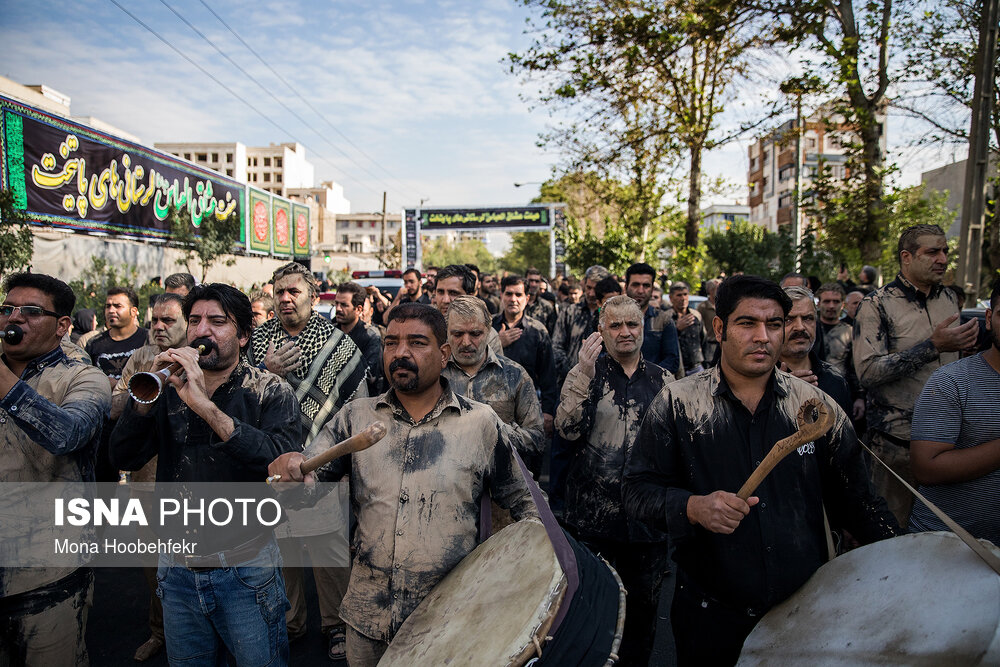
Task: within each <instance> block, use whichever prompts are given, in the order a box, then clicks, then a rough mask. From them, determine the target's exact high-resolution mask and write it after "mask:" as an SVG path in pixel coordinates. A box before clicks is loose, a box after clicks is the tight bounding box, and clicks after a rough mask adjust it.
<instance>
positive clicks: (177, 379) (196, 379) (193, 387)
mask: <svg viewBox="0 0 1000 667" xmlns="http://www.w3.org/2000/svg"><path fill="white" fill-rule="evenodd" d="M163 355H166V356H167V357H168V358H169V359H170V361H171V363H174V362H177V363H180V365H181V368H183V369H184V377H181V374H180V373H179V372H178V373H173V374H171V375H170V377H168V378H167V382H169V383H170V384H172V385H174V387H176V389H177V396H178V397H180V399H181V400H182V401H184V403H185V404H187V406H188V407H190V408H191V409H192V410H194V411H195V412H197V413H198V414H201V412H200V411H199V408H200V407H203V406H204V405H205V404H206V403H212V401H211V399H210V398H209V397H208V389H207V388H206V386H205V374H204V372H202V370H201V366H199V365H198V357H199V355H198V351H197V350H195V349H194V348H191V347H181V348H172V349H169V350H167V351H166V352H162V353H161V354H159V355H157V359H159V358H160V357H161V356H163Z"/></svg>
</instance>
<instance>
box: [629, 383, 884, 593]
mask: <svg viewBox="0 0 1000 667" xmlns="http://www.w3.org/2000/svg"><path fill="white" fill-rule="evenodd" d="M808 398H821V399H823V400H826V402H827V405H828V407H829V409H830V410H831V411H832V413H833V415H834V425H833V428H832V429H831V430H830V432H829V433H827V435H825V436H824V437H822V438H820V439H819V440H817V441H815V442H811V443H807V444H805V445H803V446H801V447H799V448H798V450H797V451H795V452H792V453H791V454H789V455H788V456H786V457H785V458H784V459H783V460H782V461H781V462H780V463H779V464H778V465H777V466H776V467H775V469H774V470H773V471H772V472H771V474H769V475H768V476H767V477H766V478H765V479H764V481H763V483H762V484H761V485H760V486H759V487H758V488H757V490H756V491H755V492H754V495H755V496H758V497H759V498H760V503H759V504H758V505H757V506H755V507H753V508H752V509H751V510H750V514H749V515H748V516H747V517H746V518H745V519H743V521H742V522H741V523H740V525H739V526H738V527H737V528H736V531H735V532H733V534H731V535H722V534H718V533H712V532H709V531H708V530H706V529H704V528H702V527H700V526H696V525H693V524H692V523H691V522H690V521H689V520H688V516H687V504H688V499H689V498H690V497H691V496H692V495H708V494H710V493H712V492H714V491H718V490H723V491H729V492H732V493H736V491H738V490H739V488H740V487H741V486H742V485H743V483H744V482H745V481H746V480H747V478H748V477H749V476H750V473H751V472H753V470H754V468H756V467H757V466H758V465H759V464H760V462H761V461H762V460H763V459H764V457H765V456H766V455H767V453H768V452H769V451H770V449H771V447H773V446H774V443H775V442H777V441H778V440H780V439H782V438H785V437H787V436H789V435H791V434H792V433H794V432H795V431H796V430H797V428H798V427H797V424H796V414H797V413H798V410H799V407H800V406H801V405H802V403H803V402H804V401H805V400H806V399H808ZM824 504H825V506H826V511H827V512H828V514H829V516H830V522H831V524H833V525H836V526H842V527H844V528H847V529H848V530H849V531H850V532H851V534H852V535H854V536H855V537H856V538H858V540H860V541H861V542H862V543H868V542H873V541H876V540H880V539H884V538H888V537H892V536H893V535H896V534H898V533H899V532H900V530H899V526H898V524H897V523H896V520H895V519H894V518H893V516H892V514H891V513H890V512H889V511H888V509H887V507H886V504H885V501H884V500H882V499H881V498H880V497H878V496H877V495H875V492H874V490H873V489H872V486H871V484H870V482H869V479H868V470H867V467H866V465H865V460H864V458H863V457H862V453H861V448H860V446H859V445H858V441H857V437H856V436H855V434H854V429H853V427H852V426H851V423H850V420H849V419H848V418H847V415H846V414H845V413H844V411H843V410H842V409H841V408H840V407H839V406H836V405H834V404H833V403H832V402H831V401H829V400H828V399H827V398H826V397H825V396H824V395H823V394H822V392H821V391H820V390H819V389H818V388H816V387H814V386H812V385H811V384H809V383H807V382H805V381H803V380H799V379H798V378H795V377H792V376H791V375H789V374H787V373H783V372H781V371H774V372H773V374H772V376H771V379H770V380H769V382H768V387H767V391H766V392H765V394H764V397H763V398H762V399H761V401H760V404H759V405H758V406H757V409H756V411H755V412H754V413H753V414H751V413H750V412H749V410H747V409H746V407H745V406H744V405H743V403H741V402H740V400H739V399H738V398H736V396H735V395H734V394H733V392H732V390H731V389H730V388H729V385H728V384H727V383H726V381H725V378H724V376H723V375H722V373H721V371H720V369H719V368H718V367H716V368H713V369H711V370H707V371H702V372H700V373H696V374H695V375H692V376H690V377H687V378H684V379H683V380H679V381H677V382H674V383H672V384H670V385H667V386H666V387H665V388H664V389H663V391H662V392H660V394H659V395H658V396H657V397H656V398H655V399H654V400H653V402H652V404H651V405H650V406H649V409H648V410H647V411H646V417H645V419H644V421H643V423H642V426H641V427H640V428H639V435H638V438H637V440H636V444H635V448H634V449H633V451H632V456H631V458H630V460H629V462H628V464H627V466H626V471H625V507H626V510H627V511H628V513H629V515H630V516H633V517H635V518H637V519H640V520H643V521H647V522H649V524H650V525H651V526H654V527H657V528H661V529H664V528H665V529H667V531H668V533H669V534H670V538H671V541H672V542H673V544H674V545H675V547H676V550H675V552H674V560H676V561H677V563H678V564H679V565H680V567H681V568H682V569H683V570H684V571H685V572H686V573H687V574H688V575H689V576H690V577H691V578H692V579H693V580H694V581H695V583H696V584H697V585H698V586H699V587H700V588H701V589H702V590H703V591H705V592H706V593H707V594H708V595H710V596H712V597H714V598H716V599H718V600H720V601H722V602H724V603H726V604H729V605H732V606H734V607H736V608H739V609H752V610H753V611H754V612H758V613H759V612H763V611H766V610H767V609H769V608H770V607H772V606H773V605H775V604H776V603H778V602H780V601H782V600H784V599H785V598H787V597H788V596H789V595H791V594H792V593H793V592H794V591H795V590H796V589H797V588H799V586H801V585H802V584H803V583H804V582H805V581H806V579H808V578H809V577H810V576H811V575H812V573H813V572H815V571H816V569H817V568H819V566H820V565H822V564H823V562H824V561H825V560H826V558H827V551H826V537H825V535H824V531H823V507H824Z"/></svg>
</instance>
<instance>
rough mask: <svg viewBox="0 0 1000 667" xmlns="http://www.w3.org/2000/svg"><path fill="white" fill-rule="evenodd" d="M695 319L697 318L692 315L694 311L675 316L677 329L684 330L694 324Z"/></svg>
mask: <svg viewBox="0 0 1000 667" xmlns="http://www.w3.org/2000/svg"><path fill="white" fill-rule="evenodd" d="M696 321H697V320H696V318H695V316H694V313H691V312H687V313H684V314H683V315H681V316H680V317H678V318H677V330H678V331H684V330H685V329H687V328H688V327H689V326H691V325H692V324H694V323H695V322H696Z"/></svg>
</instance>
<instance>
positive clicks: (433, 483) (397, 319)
mask: <svg viewBox="0 0 1000 667" xmlns="http://www.w3.org/2000/svg"><path fill="white" fill-rule="evenodd" d="M440 282H441V280H440V275H439V283H440ZM473 298H475V297H473ZM447 336H448V334H447V325H446V323H445V319H444V316H443V315H441V313H440V312H438V311H437V310H435V309H434V308H431V307H430V306H425V305H423V304H416V303H407V304H403V305H400V306H397V307H396V308H393V310H392V313H390V314H389V322H388V328H387V329H386V334H385V338H384V353H383V358H382V360H383V364H384V366H385V368H386V369H387V371H388V378H389V383H390V385H391V388H390V389H389V391H387V392H386V393H384V394H382V395H381V396H376V397H374V398H361V399H357V400H354V401H351V402H350V403H348V404H347V405H346V406H344V408H343V409H342V410H341V411H340V412H339V413H337V416H336V417H334V418H333V420H332V421H331V422H330V423H329V424H328V425H327V426H326V428H325V429H324V430H323V433H322V434H320V437H319V438H318V441H319V442H321V443H322V444H323V445H324V446H329V445H332V444H333V443H335V442H340V441H342V440H345V439H347V438H348V437H350V436H351V435H354V434H356V433H360V432H361V431H362V430H364V429H365V428H367V427H368V426H369V425H370V424H372V423H373V422H375V421H381V422H382V423H383V424H385V426H386V429H387V432H386V435H385V437H384V438H383V439H382V440H381V441H380V442H378V443H377V444H375V445H374V446H373V447H371V448H369V449H367V450H364V451H361V452H357V453H354V454H351V455H350V456H345V457H342V458H339V459H336V460H335V461H333V462H332V463H330V464H328V465H326V466H324V467H322V468H320V469H319V470H318V471H317V473H318V474H316V475H315V478H317V479H318V480H319V481H322V482H327V481H336V480H338V479H340V478H341V477H343V476H344V475H350V482H351V483H350V487H351V503H352V505H353V507H354V509H355V512H356V514H357V517H358V523H357V532H356V534H355V537H354V545H355V547H356V550H355V556H354V562H353V565H352V568H351V583H350V586H349V587H348V589H347V595H346V596H345V597H344V603H343V606H342V609H341V616H342V617H343V618H344V620H345V621H346V622H347V626H348V629H347V660H348V662H349V663H350V665H351V667H369V666H371V667H374V665H376V664H377V663H378V661H379V659H380V658H381V657H382V654H383V653H385V650H386V649H387V648H388V646H389V642H390V641H391V640H392V638H393V636H394V635H395V634H396V631H397V630H399V626H400V625H402V623H403V621H405V620H406V617H407V616H409V615H410V613H411V612H412V611H413V610H414V609H416V607H417V606H418V605H419V604H420V602H421V600H423V599H424V597H425V596H426V595H427V594H428V593H429V592H430V591H431V589H432V588H434V586H435V585H436V584H437V583H438V582H439V581H441V579H443V578H444V576H445V575H446V574H447V573H448V572H449V571H450V570H451V569H452V568H453V567H454V566H455V565H457V564H458V563H459V561H461V560H462V559H463V558H464V557H465V556H466V555H468V554H469V553H470V552H471V551H472V550H473V549H474V548H475V547H476V544H477V542H478V535H479V511H480V502H481V501H482V499H483V494H484V493H487V492H488V493H489V494H490V495H491V496H492V498H493V500H494V501H495V502H496V503H498V504H499V505H500V506H501V507H502V508H504V509H507V510H509V511H510V513H511V515H512V517H513V518H514V519H515V520H519V519H521V518H526V517H535V518H537V512H536V511H535V508H534V505H533V503H532V501H531V497H530V495H529V494H528V489H527V486H526V484H525V480H524V478H523V477H522V476H521V474H520V472H519V470H518V469H517V465H516V463H515V462H514V459H513V452H512V450H511V449H510V443H509V442H508V438H507V435H506V433H507V428H506V426H505V425H504V424H503V422H501V421H500V419H499V417H497V415H496V413H495V412H494V411H493V410H492V409H490V408H489V407H488V406H486V405H483V404H482V403H478V402H476V401H471V400H469V399H468V398H465V397H464V396H461V395H458V394H456V393H455V392H454V390H453V389H452V388H451V383H450V382H448V380H446V379H445V378H443V377H441V371H442V369H444V367H445V366H446V365H447V363H448V359H449V358H450V356H451V345H450V344H449V343H448V342H447ZM302 460H303V457H302V456H301V455H300V454H295V453H291V454H287V455H283V456H281V457H280V458H278V459H277V460H275V461H273V462H272V463H271V466H270V474H272V475H275V474H278V475H281V476H282V480H295V481H302V480H303V476H302V473H301V471H300V469H299V465H300V463H301V462H302ZM313 477H314V475H313V474H312V473H310V474H309V475H308V476H307V479H310V480H311V479H312V478H313Z"/></svg>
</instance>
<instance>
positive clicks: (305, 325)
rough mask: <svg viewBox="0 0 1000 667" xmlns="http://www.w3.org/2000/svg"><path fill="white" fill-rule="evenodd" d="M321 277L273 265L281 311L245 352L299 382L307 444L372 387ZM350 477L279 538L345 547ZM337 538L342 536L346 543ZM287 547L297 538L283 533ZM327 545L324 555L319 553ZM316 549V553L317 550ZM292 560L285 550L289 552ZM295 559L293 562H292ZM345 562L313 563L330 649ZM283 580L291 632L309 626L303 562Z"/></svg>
mask: <svg viewBox="0 0 1000 667" xmlns="http://www.w3.org/2000/svg"><path fill="white" fill-rule="evenodd" d="M317 292H318V289H317V285H316V281H315V280H314V279H313V276H312V275H311V274H310V273H309V270H308V269H306V267H304V266H302V265H301V264H298V263H295V262H292V263H290V264H286V265H284V266H282V267H280V268H279V269H278V270H277V271H275V272H274V299H275V304H276V311H277V312H276V317H274V318H273V319H270V320H267V321H266V322H264V323H263V324H261V325H260V326H259V327H257V328H256V329H254V332H253V336H252V337H251V339H250V345H249V346H248V349H247V356H248V358H249V359H250V362H251V363H252V364H253V365H255V366H261V367H264V368H267V369H268V370H270V371H271V372H273V373H275V374H277V375H280V376H282V377H284V378H285V380H287V381H288V383H289V384H290V385H292V388H293V389H295V395H296V397H297V398H298V399H299V404H300V406H301V409H300V417H301V420H302V425H303V428H302V431H303V433H306V434H307V435H306V439H305V443H304V444H305V447H306V451H307V452H308V451H309V446H310V444H311V443H312V441H313V439H314V438H315V437H316V435H317V434H318V433H319V432H320V430H321V429H322V428H323V426H324V425H325V424H326V422H327V421H329V420H330V419H331V418H332V417H333V416H334V415H336V414H337V412H339V411H340V408H341V407H343V406H344V404H345V403H347V402H348V401H350V400H352V399H353V398H358V397H364V396H367V395H368V390H367V383H366V382H365V376H366V373H367V365H366V364H365V362H364V359H363V358H362V356H361V351H360V350H358V348H357V346H356V345H355V344H354V342H353V341H352V340H351V338H350V337H349V336H347V335H345V334H344V333H343V332H342V331H340V330H339V329H338V328H337V327H336V326H335V325H334V324H333V323H332V322H331V321H330V320H328V319H326V318H325V317H323V316H322V315H320V314H318V313H316V312H314V311H313V309H312V307H313V304H314V303H315V300H316V298H317V296H318V294H317ZM347 502H348V498H347V489H346V485H344V488H342V489H340V491H339V492H332V493H330V494H328V495H327V497H326V498H325V499H324V500H323V501H321V502H320V503H319V504H317V506H316V507H314V508H310V509H304V510H298V511H295V512H290V513H289V522H288V523H287V524H284V525H283V526H281V527H279V528H284V530H276V531H275V532H276V534H277V535H278V537H279V538H284V537H287V538H299V539H300V540H301V544H302V546H304V547H305V548H306V550H308V551H309V552H310V553H311V554H313V557H312V560H313V561H314V562H325V563H328V562H330V561H331V560H336V556H335V555H334V554H336V553H338V552H341V553H343V554H345V555H346V554H347V553H348V547H347V544H346V538H347V525H346V521H345V520H344V519H345V518H346V514H347V512H346V507H347ZM340 542H343V544H341V543H340ZM279 544H280V545H281V546H282V551H283V553H284V552H285V551H286V550H287V549H289V548H292V549H298V548H300V546H299V544H297V543H292V542H290V541H289V540H286V539H279ZM319 550H321V551H322V554H323V555H320V554H319V553H317V552H318V551H319ZM317 556H318V557H317ZM286 560H288V556H286ZM295 560H297V559H293V560H292V561H291V562H292V563H295ZM347 565H348V563H347V562H346V561H345V562H344V567H343V568H333V567H314V568H313V574H314V576H315V579H316V589H317V593H318V597H319V602H320V615H321V616H322V628H323V631H324V632H325V633H327V635H328V640H329V652H330V655H331V657H334V656H335V655H336V657H340V656H341V655H342V651H343V648H342V646H343V636H344V635H343V629H342V628H343V622H342V621H341V620H340V615H339V611H340V602H341V600H342V599H343V596H344V592H345V591H346V589H347V580H348V576H349V569H347ZM285 583H286V589H287V592H288V599H289V602H290V603H291V605H292V608H291V609H290V610H289V612H288V614H287V623H288V636H289V638H290V639H295V638H296V637H298V636H301V635H303V634H304V633H305V631H306V630H305V629H306V607H305V595H304V594H303V590H302V574H301V570H300V569H299V568H294V567H286V568H285Z"/></svg>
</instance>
